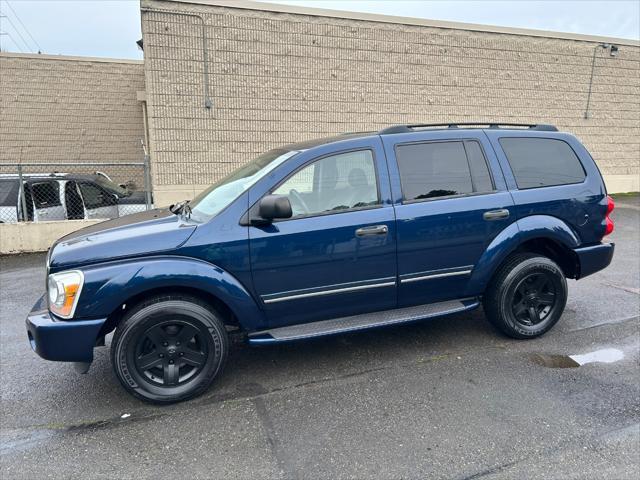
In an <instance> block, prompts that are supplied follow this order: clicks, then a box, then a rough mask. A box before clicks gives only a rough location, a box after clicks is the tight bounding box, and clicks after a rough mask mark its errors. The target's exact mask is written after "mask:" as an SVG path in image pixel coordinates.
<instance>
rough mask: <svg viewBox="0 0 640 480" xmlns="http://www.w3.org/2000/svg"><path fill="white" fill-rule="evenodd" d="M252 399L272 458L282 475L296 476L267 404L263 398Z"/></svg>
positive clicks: (288, 477)
mask: <svg viewBox="0 0 640 480" xmlns="http://www.w3.org/2000/svg"><path fill="white" fill-rule="evenodd" d="M252 401H253V405H254V407H255V409H256V413H257V415H258V418H259V420H260V424H261V425H262V428H263V430H264V433H265V437H266V439H267V443H268V445H269V449H270V450H271V454H272V455H273V458H275V460H276V463H277V465H278V469H279V470H280V472H281V473H282V474H283V475H284V478H287V479H295V478H298V476H297V475H296V473H295V469H294V468H293V466H292V465H291V462H290V461H289V458H288V455H287V452H286V450H285V449H284V448H282V445H281V443H280V441H279V440H278V435H277V433H276V431H275V428H274V426H273V422H272V421H271V417H270V416H269V411H268V410H267V405H266V402H265V400H264V398H263V397H255V398H253V399H252Z"/></svg>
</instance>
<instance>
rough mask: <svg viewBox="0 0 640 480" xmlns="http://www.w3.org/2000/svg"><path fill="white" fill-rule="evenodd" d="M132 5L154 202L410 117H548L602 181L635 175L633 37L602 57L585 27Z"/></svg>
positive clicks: (625, 183) (639, 104)
mask: <svg viewBox="0 0 640 480" xmlns="http://www.w3.org/2000/svg"><path fill="white" fill-rule="evenodd" d="M221 3H224V4H227V5H232V4H233V5H242V6H244V7H247V6H249V8H233V7H231V8H229V7H223V6H219V5H216V4H221ZM141 5H142V28H143V36H144V50H145V78H146V87H147V88H146V89H147V102H148V107H149V115H150V129H151V138H152V161H153V178H154V184H155V187H156V198H157V199H158V200H159V201H160V203H162V202H163V201H164V203H168V202H170V201H174V200H176V199H179V198H188V197H191V196H193V194H194V193H197V191H199V190H200V189H202V188H203V187H204V186H205V185H206V184H209V183H211V182H213V181H215V180H216V179H219V178H220V177H222V176H224V175H226V174H228V173H229V172H230V171H231V170H233V169H234V168H236V167H237V166H239V165H241V164H242V163H243V162H246V161H248V160H249V159H251V158H252V157H254V156H255V155H257V154H259V153H261V152H262V151H264V150H267V149H270V148H272V147H275V146H277V145H281V144H284V143H288V142H292V141H298V140H305V139H310V138H314V137H321V136H327V135H332V134H336V133H341V132H347V131H366V130H372V129H378V128H379V127H382V126H385V125H389V124H394V123H410V122H455V121H459V122H463V121H503V122H523V123H553V124H556V125H557V126H558V127H559V128H560V129H562V130H566V131H570V132H573V133H574V134H576V135H577V136H578V137H579V138H580V139H581V140H582V141H583V142H584V143H585V144H586V146H587V147H588V148H589V150H590V151H591V153H592V155H593V156H594V158H595V159H596V160H597V162H598V164H599V166H600V168H601V170H602V172H603V173H604V174H605V176H606V179H607V183H608V185H609V190H610V191H630V190H638V189H640V187H639V186H638V177H639V175H640V165H639V164H640V48H639V47H638V46H637V42H635V44H634V42H632V41H629V42H627V43H626V44H620V43H618V46H619V53H618V56H617V57H615V58H614V57H611V56H610V55H609V53H608V51H605V50H604V49H602V48H597V49H596V46H597V45H598V42H597V41H595V40H591V39H584V38H586V37H577V36H576V38H580V39H569V38H551V37H541V36H532V35H524V34H513V33H511V34H509V33H496V32H490V31H472V30H465V29H463V28H438V27H433V26H424V25H409V24H402V23H385V22H382V21H371V20H359V19H354V18H336V17H332V16H318V15H309V14H300V13H286V12H273V11H264V10H262V11H261V10H256V9H252V8H251V4H250V3H249V2H237V3H233V2H220V1H215V0H211V1H208V0H194V3H189V2H186V1H165V0H142V3H141ZM253 6H254V8H270V7H268V6H265V5H261V4H253ZM162 10H164V11H162ZM294 10H295V9H294ZM297 10H298V11H300V9H297ZM180 13H182V14H180ZM184 13H190V14H195V15H197V16H192V15H184ZM201 19H202V21H203V22H204V31H205V35H206V48H207V50H208V59H209V68H208V75H209V78H208V86H209V91H210V95H211V100H212V102H213V107H212V108H211V109H206V108H205V107H204V101H205V100H204V96H203V95H204V84H203V81H204V69H203V43H202V28H203V27H202V23H201ZM594 49H595V50H596V53H595V55H596V61H595V71H594V77H593V86H592V97H591V106H590V118H589V119H585V118H584V114H585V108H586V104H587V93H588V90H589V79H590V76H591V65H592V58H593V54H594Z"/></svg>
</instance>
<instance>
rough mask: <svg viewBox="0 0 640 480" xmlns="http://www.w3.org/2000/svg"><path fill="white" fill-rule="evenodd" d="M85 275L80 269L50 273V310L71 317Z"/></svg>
mask: <svg viewBox="0 0 640 480" xmlns="http://www.w3.org/2000/svg"><path fill="white" fill-rule="evenodd" d="M83 283H84V275H83V274H82V272H81V271H79V270H70V271H68V272H61V273H54V274H52V275H49V280H48V282H47V290H48V293H49V310H51V312H53V313H55V314H56V315H58V316H59V317H62V318H71V317H73V313H74V312H75V310H76V305H77V304H78V298H80V292H81V291H82V285H83Z"/></svg>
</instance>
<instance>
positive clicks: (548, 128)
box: [378, 122, 558, 135]
mask: <svg viewBox="0 0 640 480" xmlns="http://www.w3.org/2000/svg"><path fill="white" fill-rule="evenodd" d="M486 125H488V126H489V128H502V127H521V128H528V129H529V130H537V131H540V132H557V131H558V129H557V127H556V126H555V125H549V124H546V123H538V124H529V123H494V122H466V123H414V124H407V125H393V126H391V127H387V128H383V129H382V130H380V131H379V132H378V134H379V135H389V134H392V133H410V132H413V131H414V129H416V128H434V127H441V128H460V127H480V126H486Z"/></svg>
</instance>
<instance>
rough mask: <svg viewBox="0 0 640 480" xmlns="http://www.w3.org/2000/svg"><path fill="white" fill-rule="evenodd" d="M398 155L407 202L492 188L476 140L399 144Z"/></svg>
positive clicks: (487, 170) (485, 190) (485, 163)
mask: <svg viewBox="0 0 640 480" xmlns="http://www.w3.org/2000/svg"><path fill="white" fill-rule="evenodd" d="M396 158H397V160H398V168H399V170H400V183H401V185H402V194H403V197H404V200H405V201H414V200H424V199H429V198H437V197H448V196H452V195H464V194H471V193H481V192H489V191H492V190H493V183H492V181H491V176H490V174H489V169H488V167H487V162H486V159H485V157H484V154H483V152H482V148H480V145H479V144H478V142H476V141H464V142H463V141H452V142H429V143H413V144H406V145H398V146H397V147H396Z"/></svg>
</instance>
